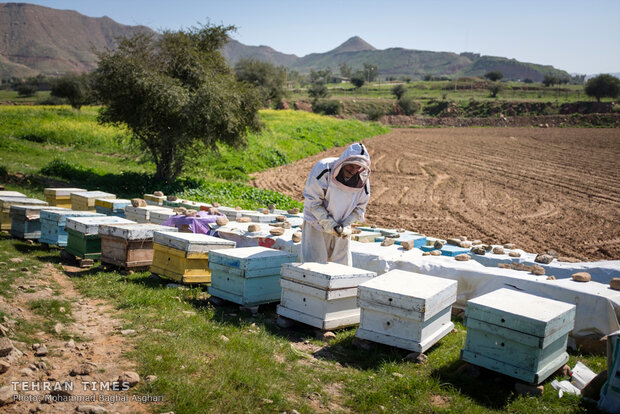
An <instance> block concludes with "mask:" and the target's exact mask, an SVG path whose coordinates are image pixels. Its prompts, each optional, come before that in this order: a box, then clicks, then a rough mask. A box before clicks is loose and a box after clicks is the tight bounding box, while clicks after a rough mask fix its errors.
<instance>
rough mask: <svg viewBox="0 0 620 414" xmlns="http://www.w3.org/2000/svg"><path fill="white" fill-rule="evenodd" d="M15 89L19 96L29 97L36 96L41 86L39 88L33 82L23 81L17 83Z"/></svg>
mask: <svg viewBox="0 0 620 414" xmlns="http://www.w3.org/2000/svg"><path fill="white" fill-rule="evenodd" d="M15 90H16V91H17V95H18V96H22V97H28V96H34V95H35V94H36V93H37V91H38V90H39V88H37V86H36V85H33V84H31V83H22V84H20V85H17V86H16V87H15Z"/></svg>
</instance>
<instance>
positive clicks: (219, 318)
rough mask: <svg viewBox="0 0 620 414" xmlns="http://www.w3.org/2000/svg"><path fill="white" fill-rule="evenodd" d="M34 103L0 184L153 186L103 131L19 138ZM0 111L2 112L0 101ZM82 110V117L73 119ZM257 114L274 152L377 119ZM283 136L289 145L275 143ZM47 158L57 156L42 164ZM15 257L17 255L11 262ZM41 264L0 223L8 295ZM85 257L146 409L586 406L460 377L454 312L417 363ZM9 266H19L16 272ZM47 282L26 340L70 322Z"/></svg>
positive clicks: (86, 290)
mask: <svg viewBox="0 0 620 414" xmlns="http://www.w3.org/2000/svg"><path fill="white" fill-rule="evenodd" d="M0 109H1V108H0ZM33 110H34V111H42V112H41V113H40V115H39V116H35V117H31V118H27V119H29V121H28V122H23V123H22V124H18V123H17V122H16V121H15V120H14V119H13V120H11V118H10V117H9V118H3V119H4V120H6V119H9V120H10V122H13V127H12V128H11V129H9V130H8V131H9V132H7V130H5V131H4V132H2V133H0V148H1V149H2V152H1V155H0V156H1V157H2V160H0V166H4V168H5V170H6V172H8V174H9V177H11V182H10V184H9V185H7V189H9V190H18V191H22V192H24V193H26V194H28V195H31V196H37V197H39V198H42V192H41V190H42V188H43V186H44V185H45V184H46V182H47V181H45V180H47V179H48V178H53V177H59V178H62V179H64V180H65V181H66V182H67V183H69V184H71V185H80V184H85V186H86V188H89V189H93V188H94V187H95V184H96V185H97V186H100V187H101V188H103V189H108V187H107V186H109V187H110V188H114V187H115V186H122V188H121V187H116V188H119V189H121V190H122V191H119V193H121V192H125V193H128V194H130V192H131V191H134V193H133V195H138V194H140V192H137V191H136V190H137V189H140V190H142V189H143V188H149V187H148V186H149V185H150V186H151V187H150V188H149V190H150V191H152V190H154V188H152V185H153V182H152V181H149V174H150V173H152V171H153V168H152V165H151V164H150V163H148V162H145V161H141V160H140V159H137V160H136V158H135V156H134V155H128V154H126V153H124V152H123V151H122V147H113V146H111V145H112V143H111V140H113V139H114V138H111V137H107V138H102V136H103V134H97V133H95V135H97V137H95V138H93V141H92V142H93V145H92V146H90V145H88V142H89V140H86V141H84V142H82V141H80V140H79V139H78V138H76V139H75V140H69V141H67V142H60V141H59V142H57V140H63V139H65V136H64V135H63V136H62V137H61V136H60V135H54V134H50V135H49V137H50V138H46V139H45V140H41V139H38V138H35V139H27V138H26V137H28V136H29V134H31V135H34V136H35V137H40V136H43V135H42V134H43V132H41V131H45V130H46V129H45V127H43V126H37V127H35V125H42V124H44V122H43V119H41V118H46V117H47V112H46V111H48V110H47V109H45V108H36V107H35V108H33ZM54 110H58V108H55V109H54ZM60 111H61V112H60V113H59V112H56V113H54V114H53V115H52V116H50V118H51V119H53V120H56V122H57V123H58V124H59V125H61V124H62V122H67V123H68V124H70V125H73V124H72V123H76V124H77V125H79V124H80V122H86V123H87V124H88V125H90V129H93V130H94V129H95V128H98V127H97V125H96V123H95V122H94V116H95V115H94V112H90V109H88V110H83V111H82V113H80V114H77V113H76V114H75V117H73V116H71V114H73V112H72V111H71V110H68V108H65V109H63V108H60ZM62 111H68V112H62ZM25 112H27V111H25ZM67 113H68V114H69V115H67ZM84 114H86V115H84ZM0 116H7V115H6V113H5V114H4V115H2V111H0ZM11 116H16V115H11ZM83 116H85V117H86V118H87V120H86V121H80V120H81V119H82V117H83ZM261 116H262V117H263V120H264V121H265V123H266V125H267V128H266V130H265V131H264V132H263V135H261V136H256V137H253V138H251V139H250V141H251V140H252V139H254V140H256V141H255V142H254V143H252V142H250V144H249V145H250V146H252V145H257V146H260V145H261V144H262V143H269V144H268V145H267V147H268V148H271V149H273V153H275V152H276V151H277V152H279V153H281V154H283V155H284V157H285V160H286V161H287V162H290V161H294V160H295V159H298V158H301V157H305V156H307V155H310V154H311V153H314V152H317V151H320V150H321V149H323V148H328V147H330V146H333V145H344V144H346V143H347V142H351V141H357V140H360V139H363V138H364V137H367V136H371V135H374V134H378V133H384V132H385V131H386V130H385V128H383V127H381V126H378V125H375V124H362V123H357V122H349V121H339V120H334V119H329V118H323V117H318V116H315V115H312V114H298V113H293V112H288V111H285V112H275V111H265V112H263V113H262V114H261ZM88 117H90V118H88ZM88 119H90V120H88ZM37 120H40V121H41V122H38V121H37ZM88 122H90V123H88ZM59 127H60V128H65V127H63V126H59ZM75 128H76V129H77V130H79V131H81V132H79V133H76V135H75V136H76V137H77V136H81V134H83V133H87V132H88V129H89V128H86V129H82V128H81V127H78V126H76V127H75ZM20 131H21V132H20ZM65 131H67V134H68V135H69V136H71V128H68V127H66V129H65ZM121 133H122V132H121ZM111 136H113V135H111ZM48 139H49V140H48ZM97 139H99V140H101V141H97ZM261 140H262V141H261ZM120 141H121V142H120V143H118V142H117V143H116V144H114V145H123V142H122V138H121V140H120ZM288 141H293V142H295V143H296V144H295V145H292V146H288V144H287V142H288ZM97 142H99V143H97ZM108 143H110V146H108V145H107V144H108ZM255 148H256V147H255ZM300 149H303V150H301V151H300ZM222 154H223V155H222V156H221V158H220V159H219V160H218V162H221V163H224V164H226V163H239V165H240V166H242V167H243V168H244V170H243V173H245V174H247V173H249V172H251V171H255V170H256V169H258V168H266V166H265V165H261V166H257V163H258V162H259V161H258V160H259V159H264V157H263V156H259V157H258V158H255V155H254V154H247V155H241V156H240V155H239V154H234V153H232V152H227V150H226V149H224V150H223V151H222ZM53 159H57V161H56V162H55V163H54V164H52V165H51V166H50V162H51V161H52V160H53ZM207 160H208V159H207ZM208 162H215V161H214V160H213V159H211V160H208ZM26 164H27V165H26ZM221 165H222V164H220V166H221ZM44 167H47V168H44ZM192 168H196V170H194V171H200V170H199V168H205V170H204V174H205V175H206V176H208V175H209V174H210V173H209V171H210V170H209V169H208V167H207V166H202V167H201V164H200V163H198V164H197V165H195V166H193V167H192ZM120 171H123V172H124V173H121V172H120ZM48 173H49V174H51V175H49V174H48ZM46 174H48V175H46ZM20 176H21V177H22V178H21V179H19V177H20ZM191 178H193V177H185V178H184V179H186V180H189V179H191ZM140 180H143V181H140ZM127 181H131V182H130V183H127ZM187 182H189V183H190V184H196V182H197V183H198V184H197V185H196V187H195V188H193V189H192V190H188V191H190V192H191V191H193V192H194V195H195V196H196V197H197V198H198V197H201V198H202V199H206V200H209V198H210V197H224V196H225V195H227V196H228V197H230V198H229V199H228V200H230V201H228V202H229V203H231V204H232V203H235V202H239V203H246V204H244V206H245V207H251V206H257V205H264V204H263V203H264V202H265V201H266V200H267V199H269V197H270V196H271V195H269V194H267V195H266V193H260V192H256V193H255V192H253V191H254V190H255V189H254V190H251V189H250V187H248V186H246V185H244V184H243V183H240V182H236V183H233V184H226V183H225V182H224V181H217V180H203V181H187ZM179 184H180V185H181V184H183V181H180V182H179ZM257 191H258V190H257ZM274 197H275V195H274ZM289 202H290V200H286V199H282V200H280V201H279V202H278V204H279V207H280V206H284V205H289V204H287V203H289ZM14 258H19V259H22V262H21V263H19V264H16V263H14V262H11V259H14ZM43 263H52V264H53V265H54V266H57V265H58V264H59V263H60V257H59V254H58V250H56V249H52V250H49V251H48V250H44V249H43V248H42V247H41V246H40V245H38V244H36V243H35V244H34V245H32V244H29V243H25V242H22V241H17V240H14V239H11V238H10V237H9V235H8V234H7V233H0V266H2V267H1V268H0V297H4V298H11V297H14V296H15V295H19V294H20V292H21V291H24V289H26V290H28V289H30V287H29V286H30V284H29V282H30V281H31V280H32V278H40V277H45V276H44V275H41V274H39V273H38V272H37V269H39V268H40V267H41V264H43ZM97 265H98V263H96V267H94V268H93V269H91V270H88V271H85V272H83V273H81V274H79V275H78V276H73V279H72V280H73V282H74V285H75V286H76V288H77V289H78V290H79V291H80V292H81V294H82V295H84V296H85V297H87V298H90V299H103V300H105V301H106V302H107V303H109V304H111V305H112V306H113V307H114V309H115V312H116V315H117V316H118V317H119V318H121V320H122V321H123V329H134V330H136V331H137V334H136V335H135V336H133V337H132V339H131V341H133V343H132V345H133V347H132V349H131V351H129V357H131V358H132V359H133V360H134V361H136V363H137V370H138V372H139V373H140V375H141V376H142V377H145V376H146V375H156V376H157V377H158V379H157V380H156V381H155V382H152V383H145V382H142V383H141V384H140V385H139V386H138V388H137V389H134V390H133V392H136V393H141V394H144V393H149V394H151V395H164V396H165V406H163V407H161V406H158V407H157V410H158V411H159V412H161V411H166V410H172V411H174V412H175V413H196V412H282V411H288V412H290V411H291V410H293V409H295V410H297V411H299V412H301V413H313V412H368V413H377V412H395V413H401V412H402V413H410V412H472V413H478V412H497V413H499V412H506V411H509V412H520V413H531V412H551V413H554V412H557V413H566V412H585V411H592V410H593V406H592V405H588V403H587V402H584V401H583V400H581V399H579V398H577V397H574V396H564V397H563V398H562V399H558V398H557V392H556V391H555V390H553V389H552V387H551V385H550V382H551V379H549V380H547V381H546V382H545V393H544V396H542V397H539V398H533V397H523V396H517V395H515V394H514V392H513V382H512V381H511V380H509V379H507V378H506V377H502V376H498V375H495V374H492V373H489V372H483V374H482V375H481V376H480V377H479V378H472V377H468V376H467V375H464V374H462V373H459V371H458V369H459V367H460V366H461V365H462V362H461V361H460V359H459V353H460V349H461V348H462V347H463V344H464V340H465V335H466V332H465V329H464V327H463V325H462V324H461V322H460V320H457V319H455V320H454V322H455V325H456V331H454V332H453V333H451V334H449V335H448V336H447V337H445V338H444V339H442V340H441V341H440V342H439V344H437V345H436V346H434V347H433V348H432V349H431V350H429V351H428V352H427V354H428V361H427V362H426V364H415V363H413V362H410V361H407V360H406V359H405V357H406V356H407V352H405V351H402V350H397V349H394V348H390V347H384V346H376V347H375V348H374V349H371V350H362V349H359V348H357V347H355V346H354V345H353V338H354V332H355V329H354V328H351V329H344V330H340V331H337V332H336V337H335V338H334V339H331V340H330V341H329V342H327V343H325V342H323V341H320V340H318V339H316V338H315V334H314V332H313V330H311V329H309V328H304V327H298V328H295V329H287V330H283V329H280V328H279V327H278V326H277V325H276V324H275V307H274V306H266V307H264V308H263V309H262V310H261V312H260V313H259V314H258V315H256V316H252V315H251V314H250V313H244V312H242V311H240V310H239V309H238V307H234V306H223V307H217V308H214V307H212V306H211V305H209V304H208V303H207V300H206V299H207V297H208V295H207V293H206V291H205V290H204V288H192V289H176V288H175V289H172V288H168V287H167V286H166V285H167V283H166V282H165V281H162V280H160V279H157V278H152V277H150V274H149V273H148V272H137V273H133V274H130V275H125V274H121V273H118V272H115V271H112V270H110V269H105V268H103V267H98V266H97ZM22 267H28V268H29V269H30V271H29V272H24V271H22V270H21V268H22ZM20 286H21V287H20ZM51 288H52V289H53V290H54V295H53V297H52V298H48V299H46V300H43V301H33V302H32V303H30V304H29V307H30V308H29V309H30V310H32V311H33V312H34V313H35V314H36V315H37V316H38V317H39V319H38V320H37V321H34V322H33V321H20V320H18V321H17V324H18V328H19V329H18V330H17V332H18V334H17V337H14V338H13V339H15V340H18V341H21V342H23V343H26V344H30V343H33V342H35V341H36V332H39V331H43V332H47V333H50V334H52V332H53V330H54V326H55V324H56V323H59V322H61V323H67V322H70V321H71V309H72V306H73V304H72V302H71V301H69V300H67V299H66V298H65V297H64V296H63V292H62V290H61V289H58V287H57V286H54V285H51ZM2 316H3V315H0V317H2ZM74 339H75V340H76V341H78V340H79V341H80V342H87V341H88V340H89V339H88V338H74ZM578 360H579V361H582V362H584V363H585V364H586V365H587V366H589V367H590V368H591V369H593V370H595V371H597V372H598V371H600V370H602V369H603V368H604V366H605V358H604V357H601V356H592V355H582V354H580V353H579V352H572V353H571V359H570V361H569V364H570V366H574V364H575V363H576V361H578ZM561 379H564V378H561Z"/></svg>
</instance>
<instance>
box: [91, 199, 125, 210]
mask: <svg viewBox="0 0 620 414" xmlns="http://www.w3.org/2000/svg"><path fill="white" fill-rule="evenodd" d="M130 204H131V200H127V199H124V198H95V205H96V206H98V207H103V208H111V209H124V208H125V207H126V206H128V205H130Z"/></svg>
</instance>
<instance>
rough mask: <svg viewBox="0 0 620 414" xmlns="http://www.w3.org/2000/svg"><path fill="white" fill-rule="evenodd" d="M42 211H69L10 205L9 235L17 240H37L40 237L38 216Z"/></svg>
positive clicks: (59, 208)
mask: <svg viewBox="0 0 620 414" xmlns="http://www.w3.org/2000/svg"><path fill="white" fill-rule="evenodd" d="M43 209H46V210H60V211H70V210H68V209H66V208H62V207H50V206H20V205H12V206H11V208H10V211H9V215H10V216H11V230H10V232H11V235H12V236H13V237H17V238H19V239H25V240H38V239H39V238H40V237H41V220H40V215H41V210H43Z"/></svg>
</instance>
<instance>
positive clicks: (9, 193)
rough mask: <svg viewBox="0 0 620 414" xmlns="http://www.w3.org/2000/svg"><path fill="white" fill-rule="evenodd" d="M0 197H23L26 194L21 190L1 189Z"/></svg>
mask: <svg viewBox="0 0 620 414" xmlns="http://www.w3.org/2000/svg"><path fill="white" fill-rule="evenodd" d="M0 197H22V198H26V195H25V194H22V193H20V192H19V191H8V190H1V191H0Z"/></svg>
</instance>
